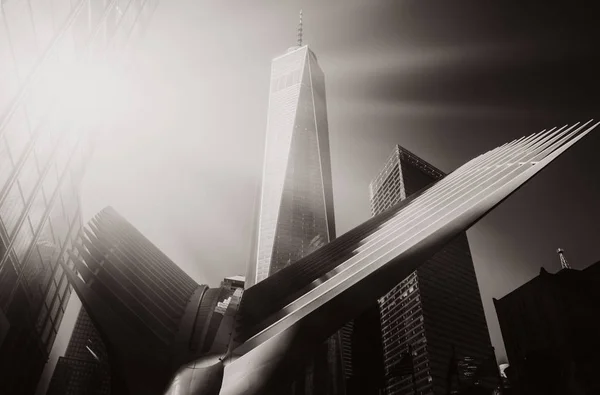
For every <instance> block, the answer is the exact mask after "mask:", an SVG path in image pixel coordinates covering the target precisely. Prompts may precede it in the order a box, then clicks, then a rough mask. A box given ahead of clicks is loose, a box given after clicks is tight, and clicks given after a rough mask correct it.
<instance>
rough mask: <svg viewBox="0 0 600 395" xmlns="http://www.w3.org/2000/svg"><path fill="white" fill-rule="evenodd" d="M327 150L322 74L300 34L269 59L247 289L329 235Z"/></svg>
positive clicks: (331, 224)
mask: <svg viewBox="0 0 600 395" xmlns="http://www.w3.org/2000/svg"><path fill="white" fill-rule="evenodd" d="M329 155H330V154H329V131H328V123H327V106H326V102H325V80H324V76H323V72H322V71H321V68H320V67H319V64H318V62H317V57H316V55H315V54H314V52H313V51H311V50H310V48H309V47H308V46H307V45H302V41H301V39H300V40H299V42H298V45H297V46H295V47H292V48H290V49H289V50H288V51H287V53H286V54H284V55H281V56H279V57H277V58H275V59H273V62H272V67H271V88H270V95H269V109H268V115H267V137H266V149H265V161H264V170H263V183H262V192H261V204H260V218H259V235H258V253H257V257H256V264H255V265H251V269H252V272H253V273H252V275H250V276H247V278H246V281H247V284H246V287H247V288H248V287H251V286H252V285H254V284H256V283H257V282H260V281H262V280H264V279H265V278H267V276H269V275H272V274H273V273H276V272H277V271H279V270H281V269H282V268H284V267H286V266H288V265H290V264H291V263H293V262H295V261H297V260H298V259H300V258H302V257H303V256H304V255H306V254H307V253H308V252H310V251H311V249H312V246H311V241H313V240H315V239H320V240H322V241H323V242H325V243H328V242H329V241H331V240H332V239H334V238H335V220H334V215H333V192H332V187H331V160H330V156H329ZM313 243H314V242H313ZM252 266H254V267H252Z"/></svg>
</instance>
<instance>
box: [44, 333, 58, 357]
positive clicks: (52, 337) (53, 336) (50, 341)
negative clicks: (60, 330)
mask: <svg viewBox="0 0 600 395" xmlns="http://www.w3.org/2000/svg"><path fill="white" fill-rule="evenodd" d="M55 339H56V330H55V329H52V331H51V332H50V338H49V339H48V343H47V344H46V351H48V352H50V351H51V350H52V345H54V340H55Z"/></svg>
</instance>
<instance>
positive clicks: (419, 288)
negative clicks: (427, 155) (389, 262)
mask: <svg viewBox="0 0 600 395" xmlns="http://www.w3.org/2000/svg"><path fill="white" fill-rule="evenodd" d="M442 177H444V173H443V172H441V171H440V170H438V169H436V168H435V167H434V166H432V165H430V164H429V163H427V162H425V161H424V160H423V159H421V158H419V157H417V156H416V155H414V154H412V153H411V152H409V151H408V150H406V149H405V148H402V147H400V146H396V147H395V149H394V152H393V154H392V155H391V157H390V158H389V160H388V161H387V163H386V164H385V166H384V167H383V169H382V170H381V172H380V174H379V175H378V176H377V177H376V178H375V179H374V180H373V182H372V183H371V185H370V198H371V211H372V214H373V215H374V216H375V215H378V214H380V213H382V212H384V211H386V210H388V209H389V208H391V207H392V206H394V205H396V204H397V203H398V202H400V201H402V200H404V199H406V198H408V197H410V196H411V195H413V194H415V193H417V192H418V191H420V190H421V189H423V188H425V187H427V186H428V185H430V184H431V183H432V182H433V181H435V180H437V179H440V178H442ZM379 304H380V310H381V330H382V339H383V352H384V355H383V359H384V365H385V373H386V376H387V378H386V381H385V384H384V387H385V393H386V394H389V395H403V394H413V393H414V390H415V387H416V389H417V391H418V392H417V393H419V394H423V395H425V394H435V395H438V394H439V395H443V394H446V393H448V391H450V390H452V388H448V382H449V379H451V377H448V369H449V366H450V364H454V363H455V360H456V359H459V358H465V357H467V358H470V359H475V360H477V361H483V360H484V359H485V358H488V357H490V356H493V349H492V345H491V341H490V337H489V332H488V328H487V323H486V320H485V315H484V311H483V304H482V301H481V295H480V293H479V286H478V284H477V278H476V276H475V269H474V266H473V259H472V257H471V252H470V248H469V243H468V240H467V236H466V233H462V234H461V235H460V236H459V237H457V238H456V239H454V240H453V241H452V242H451V243H449V244H448V245H447V246H446V247H445V248H444V249H443V250H442V251H440V252H439V253H437V254H436V255H435V256H433V257H432V258H431V259H429V260H428V261H427V262H426V263H425V264H423V266H421V267H420V268H419V269H418V270H416V271H415V272H413V273H412V274H410V275H409V276H408V277H407V278H406V279H404V280H403V281H402V282H401V283H399V284H398V285H397V286H396V287H395V288H393V289H392V290H391V291H390V292H389V293H388V294H387V295H385V296H384V297H383V298H381V299H380V301H379ZM453 348H454V350H455V352H454V354H453V351H452V350H453ZM409 350H411V352H412V359H413V365H414V380H413V377H411V375H410V374H407V375H404V376H398V375H393V374H391V375H390V372H393V370H394V369H393V367H394V364H395V363H397V362H398V361H400V360H401V359H402V357H403V356H404V355H405V354H406V353H407V352H408V351H409ZM490 385H491V384H490Z"/></svg>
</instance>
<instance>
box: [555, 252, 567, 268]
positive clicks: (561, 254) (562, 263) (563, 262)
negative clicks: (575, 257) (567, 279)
mask: <svg viewBox="0 0 600 395" xmlns="http://www.w3.org/2000/svg"><path fill="white" fill-rule="evenodd" d="M556 253H557V254H558V256H559V257H560V267H561V268H562V269H570V268H571V266H569V263H568V262H567V258H565V250H563V249H562V248H559V249H558V250H556Z"/></svg>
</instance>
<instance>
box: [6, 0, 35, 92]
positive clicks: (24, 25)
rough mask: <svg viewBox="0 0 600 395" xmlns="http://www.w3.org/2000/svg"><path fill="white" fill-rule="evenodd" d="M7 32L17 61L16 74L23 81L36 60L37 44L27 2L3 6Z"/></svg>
mask: <svg viewBox="0 0 600 395" xmlns="http://www.w3.org/2000/svg"><path fill="white" fill-rule="evenodd" d="M3 11H4V14H5V18H4V20H5V21H6V24H7V27H8V32H9V34H10V39H11V42H12V43H13V51H14V54H15V58H16V61H17V72H18V74H19V77H20V78H21V80H24V79H25V78H26V77H27V76H28V75H29V73H30V72H31V71H32V69H33V66H34V64H35V62H36V60H37V58H38V51H37V42H36V37H35V31H34V27H33V23H32V22H33V20H32V18H31V14H30V12H29V2H27V1H9V2H7V3H6V4H4V5H3Z"/></svg>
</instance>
